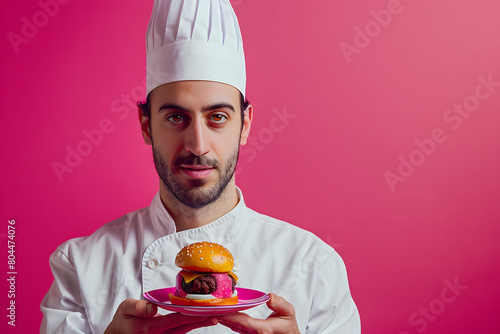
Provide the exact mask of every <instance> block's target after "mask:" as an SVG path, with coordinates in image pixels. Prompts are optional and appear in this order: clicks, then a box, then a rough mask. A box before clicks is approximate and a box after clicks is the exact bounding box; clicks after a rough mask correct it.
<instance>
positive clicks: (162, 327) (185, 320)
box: [145, 313, 217, 334]
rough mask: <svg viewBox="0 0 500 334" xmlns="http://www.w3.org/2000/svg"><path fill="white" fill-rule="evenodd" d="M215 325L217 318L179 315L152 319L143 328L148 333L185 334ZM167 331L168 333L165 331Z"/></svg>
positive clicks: (172, 314) (174, 314)
mask: <svg viewBox="0 0 500 334" xmlns="http://www.w3.org/2000/svg"><path fill="white" fill-rule="evenodd" d="M214 325H217V318H213V317H212V318H209V317H197V316H190V315H184V314H180V313H171V314H167V315H165V316H158V317H154V318H153V319H151V320H149V321H148V322H147V323H146V325H145V327H146V328H147V332H148V333H163V332H164V331H166V332H165V333H175V334H177V333H178V334H180V333H187V332H189V331H191V330H193V329H195V328H200V327H208V326H214ZM167 330H168V331H167Z"/></svg>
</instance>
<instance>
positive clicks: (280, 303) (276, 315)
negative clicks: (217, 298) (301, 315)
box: [217, 293, 300, 334]
mask: <svg viewBox="0 0 500 334" xmlns="http://www.w3.org/2000/svg"><path fill="white" fill-rule="evenodd" d="M269 297H270V299H269V301H268V302H267V307H269V309H271V311H273V313H272V314H271V315H270V316H269V317H268V318H267V319H265V320H262V319H254V318H252V317H251V316H249V315H248V314H245V313H236V314H231V315H225V316H221V317H217V319H218V321H219V323H221V324H222V325H224V326H226V327H229V328H231V329H232V330H233V331H235V332H237V333H245V334H246V333H266V334H267V333H268V334H271V333H274V334H279V333H283V334H291V333H292V334H300V332H299V328H298V327H297V320H295V309H294V308H293V305H292V304H290V303H289V302H287V301H286V300H285V299H284V298H282V297H280V296H278V295H275V294H273V293H270V294H269Z"/></svg>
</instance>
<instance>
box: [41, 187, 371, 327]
mask: <svg viewBox="0 0 500 334" xmlns="http://www.w3.org/2000/svg"><path fill="white" fill-rule="evenodd" d="M238 195H239V202H238V205H237V206H236V207H235V208H234V209H233V210H231V211H230V212H229V213H227V214H226V215H224V216H223V217H221V218H219V219H217V220H215V221H214V222H212V223H210V224H208V225H205V226H202V227H199V228H195V229H191V230H186V231H181V232H176V229H175V224H174V221H173V220H172V218H171V216H170V215H169V213H168V211H167V210H166V209H165V207H164V206H163V203H162V202H161V199H160V196H159V193H158V194H156V196H155V197H154V198H153V201H152V203H151V206H149V207H147V208H143V209H141V210H138V211H134V212H131V213H129V214H127V215H125V216H123V217H121V218H119V219H117V220H115V221H112V222H110V223H108V224H106V225H104V226H103V227H101V228H100V229H98V230H97V231H96V232H94V233H93V234H92V235H90V236H89V237H83V238H76V239H72V240H69V241H67V242H65V243H63V244H62V245H61V246H59V247H58V248H57V249H56V251H55V252H54V253H53V254H52V255H51V257H50V266H51V269H52V273H53V275H54V282H53V284H52V286H51V288H50V290H49V291H48V293H47V295H46V296H45V298H44V299H43V301H42V304H41V311H42V313H43V315H44V317H43V321H42V326H41V331H40V332H41V333H65V334H66V333H103V332H104V330H105V329H106V327H107V326H108V324H109V323H110V322H111V320H112V318H113V315H114V313H115V312H116V310H117V308H118V306H119V305H120V303H121V302H122V301H123V300H125V299H126V298H135V299H141V296H142V294H143V293H144V292H146V291H150V290H154V289H160V288H166V287H172V286H175V277H176V274H177V273H178V271H179V270H180V269H179V268H178V267H176V266H175V264H174V262H175V256H176V254H177V253H178V252H179V250H180V249H181V248H183V247H184V246H186V245H188V244H190V243H193V242H198V241H210V242H215V243H219V244H221V245H224V246H225V247H226V248H228V249H229V250H230V251H231V253H232V254H233V256H234V258H235V262H236V265H235V273H236V274H237V275H238V277H239V280H238V283H237V287H245V288H250V289H255V290H259V291H263V292H268V293H269V292H273V293H276V294H277V295H280V296H282V297H284V298H285V299H286V300H287V301H289V302H290V303H292V304H293V306H294V308H295V313H296V318H297V323H298V326H299V329H300V331H301V333H314V334H318V333H335V334H356V333H360V331H361V330H360V320H359V313H358V310H357V308H356V305H355V304H354V301H353V299H352V297H351V295H350V292H349V286H348V282H347V275H346V269H345V266H344V263H343V261H342V259H341V258H340V256H339V255H338V254H337V252H335V250H334V249H333V248H331V247H330V246H328V245H327V244H326V243H324V242H323V241H321V240H320V239H319V238H318V237H316V236H314V235H313V234H312V233H310V232H307V231H305V230H302V229H300V228H298V227H296V226H293V225H291V224H288V223H285V222H283V221H279V220H276V219H274V218H271V217H268V216H264V215H261V214H259V213H257V212H255V211H253V210H251V209H249V208H248V207H246V205H245V202H244V200H243V196H242V194H241V191H240V190H239V189H238ZM238 267H239V268H238ZM166 312H167V311H164V310H162V313H166ZM245 312H246V313H248V314H249V315H251V316H252V317H255V318H262V319H263V318H266V317H267V316H269V314H270V313H271V311H270V310H269V309H268V308H267V306H266V305H265V304H264V305H260V306H258V307H255V308H253V309H250V310H247V311H245ZM192 333H232V332H231V330H229V329H228V328H227V327H224V326H222V325H220V324H219V325H216V326H213V327H209V328H200V329H197V330H194V331H192Z"/></svg>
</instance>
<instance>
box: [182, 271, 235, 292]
mask: <svg viewBox="0 0 500 334" xmlns="http://www.w3.org/2000/svg"><path fill="white" fill-rule="evenodd" d="M229 277H231V283H232V284H231V288H232V291H233V292H234V287H235V286H236V280H235V279H234V278H233V277H232V276H230V275H229ZM182 290H184V291H185V292H186V293H190V294H199V295H208V294H211V293H212V292H214V291H215V290H217V280H216V279H215V277H213V276H212V275H210V274H203V275H202V276H200V277H197V278H195V279H194V280H192V281H191V282H189V283H186V281H185V280H184V277H183V278H182Z"/></svg>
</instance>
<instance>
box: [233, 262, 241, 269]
mask: <svg viewBox="0 0 500 334" xmlns="http://www.w3.org/2000/svg"><path fill="white" fill-rule="evenodd" d="M240 269H241V263H240V261H238V260H234V265H233V271H238V270H240Z"/></svg>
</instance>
